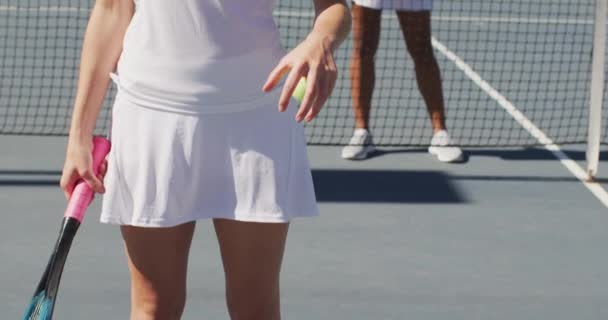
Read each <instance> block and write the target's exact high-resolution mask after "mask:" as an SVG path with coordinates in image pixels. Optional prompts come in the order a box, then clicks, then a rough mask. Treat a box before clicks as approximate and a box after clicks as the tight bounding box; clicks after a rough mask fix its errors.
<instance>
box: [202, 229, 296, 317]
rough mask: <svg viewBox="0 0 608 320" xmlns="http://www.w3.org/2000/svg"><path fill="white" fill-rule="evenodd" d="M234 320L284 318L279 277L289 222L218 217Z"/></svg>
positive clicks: (221, 248)
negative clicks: (282, 315)
mask: <svg viewBox="0 0 608 320" xmlns="http://www.w3.org/2000/svg"><path fill="white" fill-rule="evenodd" d="M214 225H215V232H216V233H217V238H218V242H219V245H220V251H221V254H222V261H223V263H224V272H225V274H226V301H227V304H228V311H229V313H230V318H231V319H232V320H280V319H281V307H280V289H279V278H280V276H279V275H280V271H281V263H282V261H283V251H284V250H285V241H286V239H287V230H288V229H289V224H287V223H254V222H241V221H233V220H225V219H215V220H214Z"/></svg>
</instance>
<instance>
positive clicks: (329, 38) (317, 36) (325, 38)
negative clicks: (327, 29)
mask: <svg viewBox="0 0 608 320" xmlns="http://www.w3.org/2000/svg"><path fill="white" fill-rule="evenodd" d="M306 41H309V42H313V43H317V44H320V46H321V47H323V48H324V49H326V50H329V51H331V52H332V53H333V52H334V51H335V50H336V48H337V47H338V43H337V41H336V36H335V35H331V34H327V33H324V32H321V31H317V30H313V31H312V32H311V33H310V34H309V35H308V37H306Z"/></svg>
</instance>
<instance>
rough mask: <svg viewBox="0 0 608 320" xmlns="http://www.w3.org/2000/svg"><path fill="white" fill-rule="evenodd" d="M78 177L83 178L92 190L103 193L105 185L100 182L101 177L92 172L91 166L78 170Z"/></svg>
mask: <svg viewBox="0 0 608 320" xmlns="http://www.w3.org/2000/svg"><path fill="white" fill-rule="evenodd" d="M79 174H80V178H81V179H82V180H84V182H86V183H87V184H88V185H89V187H91V189H93V191H94V192H96V193H104V192H105V191H106V190H105V187H104V186H103V183H102V182H101V179H99V178H98V177H96V176H95V174H94V173H93V170H92V168H90V169H87V170H84V171H80V172H79Z"/></svg>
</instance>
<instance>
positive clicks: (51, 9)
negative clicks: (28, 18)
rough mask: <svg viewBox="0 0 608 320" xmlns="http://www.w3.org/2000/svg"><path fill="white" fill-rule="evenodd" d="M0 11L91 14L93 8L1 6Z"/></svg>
mask: <svg viewBox="0 0 608 320" xmlns="http://www.w3.org/2000/svg"><path fill="white" fill-rule="evenodd" d="M0 11H26V12H89V11H91V8H78V7H59V6H40V7H17V6H0Z"/></svg>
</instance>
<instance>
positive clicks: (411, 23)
mask: <svg viewBox="0 0 608 320" xmlns="http://www.w3.org/2000/svg"><path fill="white" fill-rule="evenodd" d="M397 17H398V18H399V24H400V25H401V31H402V33H403V37H404V38H405V43H406V44H407V47H408V49H409V51H410V52H413V53H415V52H419V51H425V50H430V49H432V45H431V12H430V11H397Z"/></svg>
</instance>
